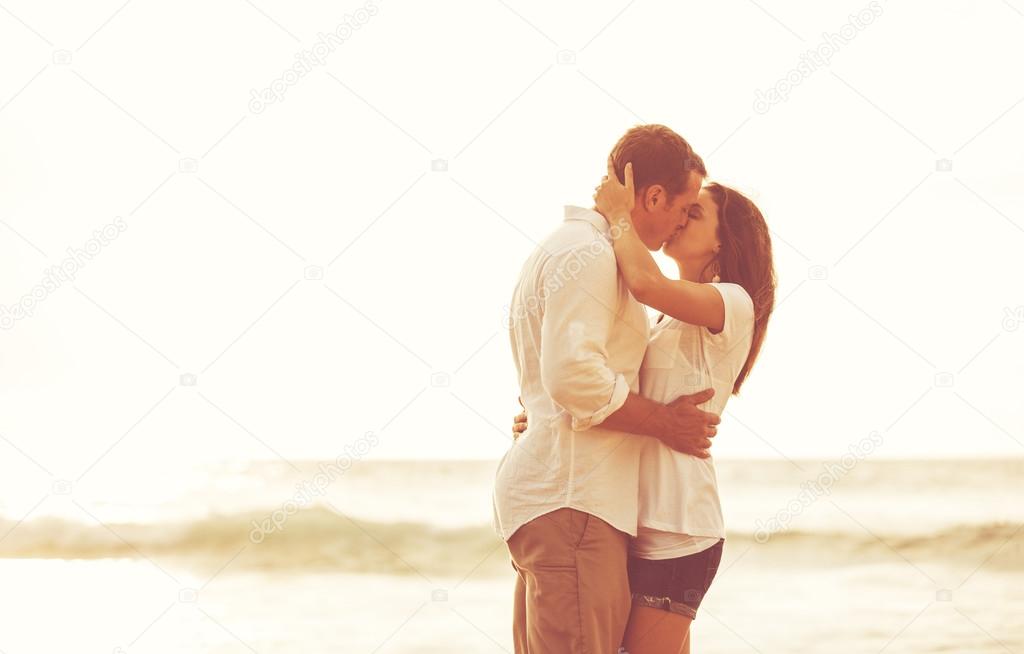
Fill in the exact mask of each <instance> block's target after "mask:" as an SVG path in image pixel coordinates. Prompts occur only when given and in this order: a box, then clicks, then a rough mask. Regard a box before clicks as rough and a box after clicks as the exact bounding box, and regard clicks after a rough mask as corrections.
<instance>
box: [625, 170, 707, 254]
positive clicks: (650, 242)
mask: <svg viewBox="0 0 1024 654" xmlns="http://www.w3.org/2000/svg"><path fill="white" fill-rule="evenodd" d="M702 181H703V180H702V179H701V177H700V175H698V174H696V173H691V174H690V179H689V180H688V182H687V184H686V187H685V188H684V190H683V192H682V193H679V194H678V195H676V196H675V197H674V198H672V201H671V202H669V201H668V194H667V193H666V192H665V189H664V188H663V187H661V186H657V187H652V188H648V189H645V190H644V193H643V197H642V198H640V199H641V200H642V201H641V202H638V203H637V206H636V208H635V209H634V210H633V218H634V220H633V223H634V224H635V225H636V230H637V234H638V235H639V236H640V239H641V240H642V241H643V242H644V245H646V246H647V248H648V249H649V250H660V249H661V247H662V246H663V245H664V244H665V241H667V240H668V239H669V238H670V237H671V236H672V234H673V233H674V232H675V231H676V228H678V227H682V226H685V225H686V221H687V219H688V217H689V215H690V207H692V206H693V205H694V204H696V203H697V197H698V195H699V194H700V188H701V183H702Z"/></svg>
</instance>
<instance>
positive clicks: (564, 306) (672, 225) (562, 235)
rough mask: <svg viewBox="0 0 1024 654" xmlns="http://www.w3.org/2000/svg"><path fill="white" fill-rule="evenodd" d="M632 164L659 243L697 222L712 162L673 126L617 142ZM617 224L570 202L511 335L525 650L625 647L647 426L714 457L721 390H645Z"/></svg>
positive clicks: (637, 213) (509, 539)
mask: <svg viewBox="0 0 1024 654" xmlns="http://www.w3.org/2000/svg"><path fill="white" fill-rule="evenodd" d="M611 156H612V161H613V163H614V166H615V170H616V173H617V174H618V176H619V177H620V179H622V178H623V170H624V167H625V164H626V163H627V162H630V161H631V162H633V171H634V180H635V184H636V189H637V199H636V207H635V208H634V210H633V213H632V218H633V224H634V225H635V228H636V230H637V232H638V234H639V236H640V238H641V239H642V240H643V242H644V244H645V245H647V247H648V248H650V249H651V250H656V249H660V248H661V246H662V245H663V244H664V243H665V241H666V240H668V238H669V237H670V236H671V235H672V232H673V231H674V230H675V229H676V227H677V226H679V225H681V224H683V223H684V222H685V221H686V218H687V215H688V212H689V209H690V206H691V205H693V204H694V203H695V202H696V201H697V194H698V192H699V190H700V187H701V182H702V180H703V178H704V177H705V176H706V174H707V172H706V170H705V168H704V163H703V161H701V159H700V157H699V156H697V155H696V154H695V153H694V152H693V149H692V148H691V147H690V145H689V144H688V143H687V142H686V141H685V140H684V139H683V138H682V137H680V136H679V135H678V134H676V133H675V132H673V131H672V130H670V129H668V128H667V127H664V126H662V125H641V126H637V127H634V128H632V129H630V130H629V131H628V132H627V133H626V134H625V135H624V136H623V137H622V138H621V139H619V142H618V143H617V144H616V145H615V147H614V149H613V150H612V155H611ZM609 234H610V232H609V226H608V223H607V221H605V219H604V218H603V217H602V216H601V215H600V214H598V213H596V212H595V211H593V210H591V209H584V208H581V207H566V208H565V220H564V222H563V223H562V224H561V226H560V227H559V228H558V229H556V230H555V231H554V232H553V233H551V234H550V235H549V236H548V237H547V238H546V239H545V240H544V241H543V242H542V243H541V244H540V246H539V247H538V248H537V249H536V250H535V251H534V252H533V253H532V254H531V255H530V257H529V259H527V261H526V264H525V265H524V266H523V269H522V272H521V273H520V278H519V282H518V283H517V285H516V288H515V291H514V294H513V299H512V304H511V321H510V335H511V342H512V353H513V356H514V358H515V363H516V370H517V372H518V374H519V385H520V398H521V401H522V403H523V406H524V408H525V410H526V413H527V414H528V415H529V429H528V430H527V431H526V433H525V434H524V435H523V436H522V437H521V438H519V439H518V440H517V441H516V442H515V443H514V445H513V446H512V448H511V449H510V450H509V451H508V453H506V455H505V457H504V458H503V459H502V461H501V463H500V464H499V467H498V472H497V478H496V482H495V489H494V511H495V524H496V527H497V528H498V531H499V532H500V534H501V536H502V538H504V539H505V540H506V543H507V545H508V548H509V553H510V554H511V558H512V564H513V567H514V568H515V569H516V571H517V573H518V578H517V580H516V591H515V593H516V594H515V617H514V626H513V636H514V641H515V647H516V652H517V654H527V653H528V654H567V653H576V652H580V653H587V654H615V652H617V651H618V649H619V644H620V643H621V641H622V635H623V632H624V630H625V627H626V622H627V620H628V617H629V608H630V596H629V582H628V578H627V574H626V559H627V550H628V538H629V536H631V535H636V525H637V493H638V488H639V482H638V478H637V471H638V468H639V447H640V444H641V442H640V441H641V440H642V439H639V438H637V437H636V436H635V435H636V434H644V435H648V436H653V437H655V438H658V439H661V440H662V441H663V442H665V443H666V444H667V445H669V446H670V447H672V448H674V449H677V450H679V451H681V452H686V453H688V454H693V455H696V456H707V448H708V447H710V440H709V439H710V437H711V436H714V434H715V425H716V424H718V422H719V420H718V417H717V416H715V415H714V414H710V413H706V412H704V411H701V410H699V409H697V408H696V406H695V405H696V404H699V403H701V402H704V401H706V400H707V399H709V398H710V396H711V394H710V392H709V391H704V392H702V393H698V394H696V395H692V396H688V397H682V398H679V399H677V400H675V401H673V402H672V403H670V404H667V405H666V404H661V403H658V402H654V401H651V400H648V399H646V398H644V397H641V396H640V395H638V394H637V390H638V387H639V384H638V374H639V370H640V364H641V362H642V360H643V357H644V352H645V350H646V348H647V342H648V334H649V323H648V319H647V312H646V309H645V308H644V307H643V306H642V305H641V304H640V303H638V302H637V301H636V300H635V299H634V298H633V296H632V295H631V294H630V293H629V290H628V289H627V288H626V286H625V283H624V282H623V280H622V279H621V278H620V276H619V273H618V269H617V265H616V262H615V253H614V250H613V248H612V243H611V240H610V237H609Z"/></svg>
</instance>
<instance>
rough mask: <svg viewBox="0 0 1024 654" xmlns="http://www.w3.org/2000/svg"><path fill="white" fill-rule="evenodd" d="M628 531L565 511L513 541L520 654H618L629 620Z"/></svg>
mask: <svg viewBox="0 0 1024 654" xmlns="http://www.w3.org/2000/svg"><path fill="white" fill-rule="evenodd" d="M628 544H629V536H628V535H627V534H625V533H623V532H621V531H619V530H618V529H615V528H614V527H612V526H611V525H609V524H608V523H607V522H605V521H604V520H601V519H600V518H597V517H594V516H592V515H590V514H589V513H584V512H582V511H577V510H576V509H570V508H563V509H558V510H556V511H552V512H551V513H547V514H544V515H542V516H540V517H539V518H535V519H534V520H531V521H530V522H528V523H526V524H525V525H523V526H522V527H520V528H519V529H517V530H516V532H515V533H514V534H512V538H510V539H509V540H508V549H509V553H510V554H511V555H512V566H513V567H514V568H515V569H516V572H517V573H519V577H518V579H516V590H515V609H514V612H515V619H514V624H513V638H514V641H515V648H516V654H616V653H617V652H618V651H619V645H620V644H621V643H622V636H623V633H624V632H625V631H626V622H627V621H628V620H629V608H630V596H629V578H628V576H627V574H626V557H627V554H628Z"/></svg>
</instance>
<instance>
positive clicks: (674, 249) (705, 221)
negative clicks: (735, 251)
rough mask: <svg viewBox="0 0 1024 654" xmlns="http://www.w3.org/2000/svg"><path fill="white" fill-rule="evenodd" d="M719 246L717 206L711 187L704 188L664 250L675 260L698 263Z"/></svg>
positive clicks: (713, 253) (709, 257)
mask: <svg viewBox="0 0 1024 654" xmlns="http://www.w3.org/2000/svg"><path fill="white" fill-rule="evenodd" d="M718 246H719V242H718V205H717V204H715V201H714V199H713V198H712V197H711V193H710V192H709V191H708V189H707V188H702V189H701V190H700V194H698V196H697V203H696V204H694V205H693V206H691V207H690V214H689V217H688V219H687V221H686V224H685V225H683V226H682V227H677V228H676V231H675V232H673V233H672V236H671V237H670V238H669V240H668V241H666V242H665V247H664V249H663V250H662V252H664V253H665V254H666V255H668V256H670V257H672V258H673V259H675V260H676V261H682V260H686V261H692V262H694V263H699V262H700V260H707V261H710V260H711V259H712V258H713V257H714V256H715V251H716V250H717V248H718Z"/></svg>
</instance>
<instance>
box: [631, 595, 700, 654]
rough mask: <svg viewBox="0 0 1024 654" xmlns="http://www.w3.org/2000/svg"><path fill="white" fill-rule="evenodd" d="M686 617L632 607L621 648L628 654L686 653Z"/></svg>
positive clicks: (687, 653) (688, 619)
mask: <svg viewBox="0 0 1024 654" xmlns="http://www.w3.org/2000/svg"><path fill="white" fill-rule="evenodd" d="M691 622H693V621H692V620H691V619H690V618H688V617H686V616H684V615H680V614H678V613H671V612H669V611H664V610H662V609H655V608H651V607H649V606H633V610H632V611H631V612H630V614H629V623H628V624H627V625H626V637H625V639H623V642H622V646H623V647H624V648H625V650H626V652H628V654H689V652H690V623H691Z"/></svg>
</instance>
